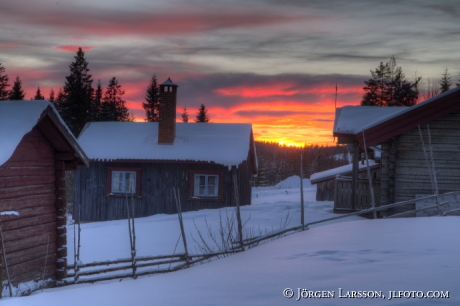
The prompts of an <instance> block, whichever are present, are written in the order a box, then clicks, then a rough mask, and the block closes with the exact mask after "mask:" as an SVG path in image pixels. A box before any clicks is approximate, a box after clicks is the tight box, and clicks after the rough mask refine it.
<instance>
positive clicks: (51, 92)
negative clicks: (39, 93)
mask: <svg viewBox="0 0 460 306" xmlns="http://www.w3.org/2000/svg"><path fill="white" fill-rule="evenodd" d="M48 101H50V102H51V103H54V90H53V89H52V88H51V90H50V96H49V98H48Z"/></svg>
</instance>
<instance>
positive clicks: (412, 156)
mask: <svg viewBox="0 0 460 306" xmlns="http://www.w3.org/2000/svg"><path fill="white" fill-rule="evenodd" d="M429 126H430V133H431V142H432V148H433V156H434V163H435V168H436V177H437V182H438V188H439V192H440V193H444V192H448V191H454V190H460V111H456V112H454V113H451V114H448V115H446V116H444V117H442V118H439V119H436V120H433V121H431V122H430V123H429ZM421 128H422V133H423V136H424V142H425V146H426V149H427V153H428V157H429V151H428V150H429V147H428V133H427V128H426V125H423V126H421ZM382 149H383V152H382V203H392V202H399V201H404V200H409V199H414V198H415V195H416V194H432V188H431V183H430V178H429V175H428V171H427V166H426V162H425V157H424V154H423V149H422V144H421V141H420V135H419V131H418V129H417V128H415V129H413V130H410V131H408V132H406V133H403V134H402V135H400V136H398V137H396V138H395V139H394V140H391V141H389V142H386V143H384V144H383V146H382ZM412 207H413V205H412Z"/></svg>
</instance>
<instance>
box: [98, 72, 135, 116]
mask: <svg viewBox="0 0 460 306" xmlns="http://www.w3.org/2000/svg"><path fill="white" fill-rule="evenodd" d="M124 93H125V91H124V90H122V89H121V85H120V84H118V80H117V78H116V77H113V78H112V79H110V81H109V85H107V88H106V90H105V92H104V97H103V99H102V106H101V114H100V121H132V117H130V116H129V112H128V109H127V108H126V106H125V104H126V101H125V100H123V98H122V96H123V94H124Z"/></svg>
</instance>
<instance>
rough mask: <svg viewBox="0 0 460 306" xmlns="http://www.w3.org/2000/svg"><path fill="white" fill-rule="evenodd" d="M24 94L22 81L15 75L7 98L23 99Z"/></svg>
mask: <svg viewBox="0 0 460 306" xmlns="http://www.w3.org/2000/svg"><path fill="white" fill-rule="evenodd" d="M25 95H26V94H25V92H24V90H22V81H21V79H20V78H19V76H16V80H15V81H14V83H13V88H12V89H11V91H10V94H9V97H8V98H9V99H10V100H24V96H25Z"/></svg>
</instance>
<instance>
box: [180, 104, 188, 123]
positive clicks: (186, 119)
mask: <svg viewBox="0 0 460 306" xmlns="http://www.w3.org/2000/svg"><path fill="white" fill-rule="evenodd" d="M181 117H182V122H185V123H187V122H188V112H187V106H184V108H183V110H182V115H181Z"/></svg>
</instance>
